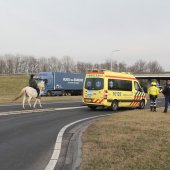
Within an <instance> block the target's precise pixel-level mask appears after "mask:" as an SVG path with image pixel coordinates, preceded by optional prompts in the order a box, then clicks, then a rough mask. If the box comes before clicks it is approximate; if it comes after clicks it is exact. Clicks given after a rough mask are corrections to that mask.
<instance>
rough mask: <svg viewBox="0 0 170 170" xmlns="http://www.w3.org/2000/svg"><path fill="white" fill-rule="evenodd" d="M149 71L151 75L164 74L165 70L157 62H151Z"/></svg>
mask: <svg viewBox="0 0 170 170" xmlns="http://www.w3.org/2000/svg"><path fill="white" fill-rule="evenodd" d="M148 71H149V72H150V73H162V72H163V71H164V70H163V68H162V67H161V66H160V65H159V63H158V62H157V61H150V62H149V63H148Z"/></svg>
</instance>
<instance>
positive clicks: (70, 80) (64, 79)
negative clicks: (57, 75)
mask: <svg viewBox="0 0 170 170" xmlns="http://www.w3.org/2000/svg"><path fill="white" fill-rule="evenodd" d="M63 81H67V82H83V79H80V78H69V77H67V78H63Z"/></svg>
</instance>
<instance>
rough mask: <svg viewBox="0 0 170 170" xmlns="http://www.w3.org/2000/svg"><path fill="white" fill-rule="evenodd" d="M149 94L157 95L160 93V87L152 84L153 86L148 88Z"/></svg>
mask: <svg viewBox="0 0 170 170" xmlns="http://www.w3.org/2000/svg"><path fill="white" fill-rule="evenodd" d="M148 94H149V95H153V96H156V95H158V94H159V89H158V88H157V87H156V86H151V87H150V88H149V89H148Z"/></svg>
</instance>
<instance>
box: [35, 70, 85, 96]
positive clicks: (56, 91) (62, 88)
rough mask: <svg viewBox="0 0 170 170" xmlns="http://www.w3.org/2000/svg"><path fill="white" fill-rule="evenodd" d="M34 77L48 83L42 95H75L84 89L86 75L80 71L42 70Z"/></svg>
mask: <svg viewBox="0 0 170 170" xmlns="http://www.w3.org/2000/svg"><path fill="white" fill-rule="evenodd" d="M34 78H35V80H44V81H45V83H46V86H45V90H44V91H43V92H42V94H41V95H42V96H66V95H71V96H73V95H81V94H82V91H83V83H84V75H83V74H80V73H63V72H40V73H38V74H36V75H35V76H34Z"/></svg>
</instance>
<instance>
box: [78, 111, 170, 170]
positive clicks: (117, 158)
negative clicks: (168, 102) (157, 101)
mask: <svg viewBox="0 0 170 170" xmlns="http://www.w3.org/2000/svg"><path fill="white" fill-rule="evenodd" d="M162 111H163V109H158V112H150V111H149V110H131V111H127V112H122V113H118V114H114V115H112V116H110V117H107V118H102V119H100V120H97V121H96V122H95V123H93V124H92V125H91V126H90V127H89V128H88V130H87V131H86V132H85V134H84V135H83V158H82V159H83V161H82V164H81V167H80V169H81V170H132V169H133V170H156V169H157V170H158V169H159V170H161V169H162V170H169V169H170V113H169V114H164V113H162Z"/></svg>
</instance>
